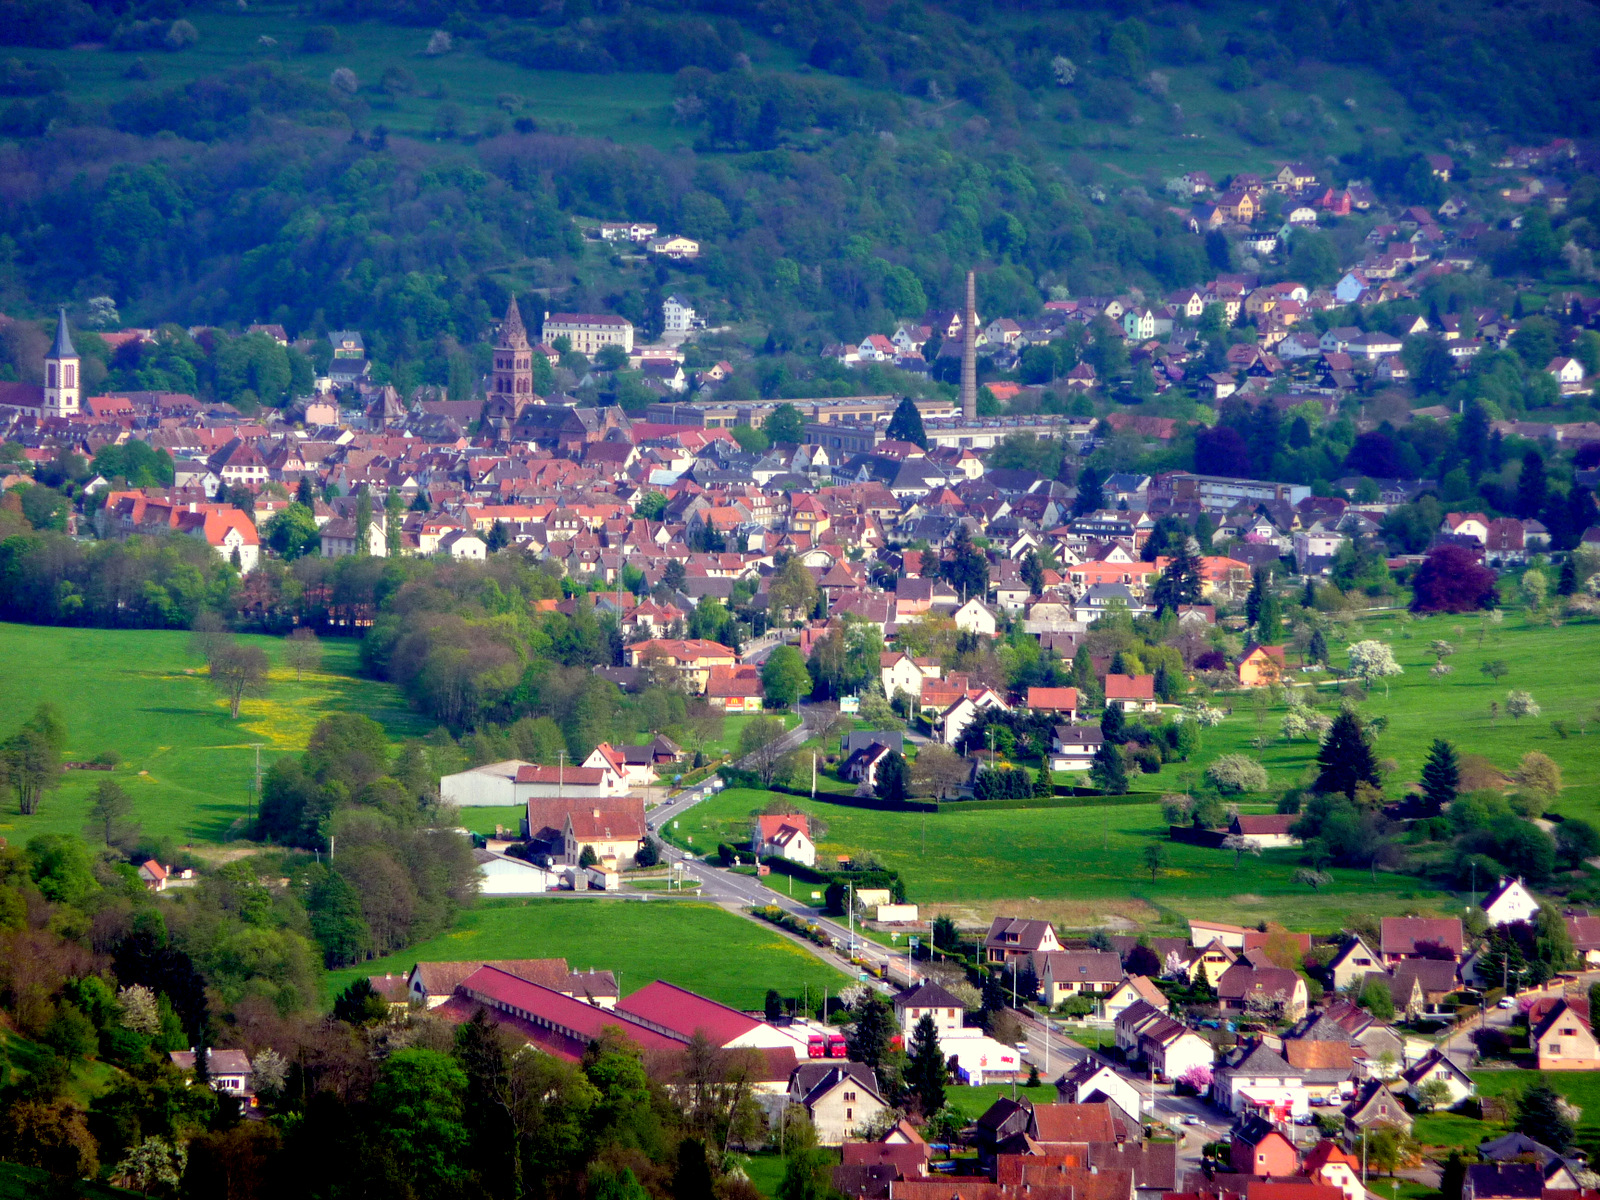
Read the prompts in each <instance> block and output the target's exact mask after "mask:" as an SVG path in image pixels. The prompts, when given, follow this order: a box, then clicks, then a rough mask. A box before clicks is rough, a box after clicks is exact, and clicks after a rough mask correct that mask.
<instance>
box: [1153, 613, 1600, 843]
mask: <svg viewBox="0 0 1600 1200" xmlns="http://www.w3.org/2000/svg"><path fill="white" fill-rule="evenodd" d="M1457 630H1460V632H1459V633H1458V632H1456V631H1457ZM1480 631H1483V632H1484V633H1485V636H1484V637H1483V641H1482V645H1481V646H1480V644H1479V633H1480ZM1350 638H1351V640H1361V639H1363V638H1378V639H1381V640H1383V641H1386V642H1388V643H1389V644H1390V645H1391V646H1392V647H1393V649H1394V655H1395V659H1396V661H1397V662H1399V664H1400V665H1401V667H1403V668H1404V670H1405V673H1404V674H1403V675H1397V676H1394V677H1392V678H1391V679H1389V680H1388V684H1389V687H1388V694H1387V695H1385V689H1384V687H1383V685H1382V684H1379V685H1378V686H1377V687H1376V688H1374V689H1373V690H1372V692H1371V693H1370V694H1369V696H1368V698H1367V699H1366V700H1365V701H1364V702H1363V703H1362V705H1361V711H1362V713H1363V714H1364V715H1365V716H1367V717H1368V718H1369V719H1370V718H1372V717H1379V716H1382V717H1387V718H1388V720H1389V727H1388V729H1387V730H1386V731H1385V732H1383V733H1382V734H1381V735H1379V737H1378V740H1377V745H1376V749H1377V753H1378V757H1379V758H1380V759H1385V758H1389V759H1393V760H1394V761H1395V763H1396V771H1395V773H1394V774H1393V775H1392V776H1391V777H1390V780H1389V781H1388V790H1389V792H1390V794H1391V795H1394V796H1397V797H1398V796H1399V795H1401V794H1403V789H1404V788H1405V787H1407V786H1410V785H1411V784H1412V783H1413V782H1414V781H1415V780H1416V779H1417V778H1418V776H1419V775H1420V773H1421V770H1422V763H1423V759H1424V758H1425V756H1426V755H1427V752H1428V747H1429V746H1430V745H1431V744H1432V742H1433V739H1434V738H1436V737H1442V738H1445V739H1446V740H1448V741H1450V742H1453V743H1454V744H1455V747H1456V750H1457V752H1458V753H1461V754H1479V755H1483V756H1484V757H1486V758H1488V759H1489V760H1490V761H1491V762H1493V763H1494V764H1495V765H1496V766H1498V767H1500V768H1502V769H1504V770H1509V769H1511V768H1513V767H1515V766H1516V765H1517V762H1518V760H1519V759H1520V758H1521V757H1522V756H1523V755H1524V754H1526V753H1527V752H1528V751H1530V750H1537V751H1539V752H1541V753H1543V754H1548V755H1549V756H1550V757H1551V758H1553V759H1554V760H1555V761H1556V762H1557V763H1559V764H1560V766H1561V770H1562V773H1563V775H1564V777H1565V781H1566V789H1565V791H1564V792H1563V793H1562V797H1561V802H1560V804H1559V805H1558V808H1559V811H1561V812H1562V813H1563V814H1565V815H1568V816H1581V817H1585V818H1587V819H1590V820H1597V819H1600V744H1597V743H1600V720H1597V708H1600V676H1597V673H1596V670H1595V664H1596V663H1600V622H1596V621H1592V620H1586V621H1574V622H1569V623H1567V624H1565V625H1563V626H1562V627H1561V628H1559V629H1554V628H1550V627H1549V626H1535V625H1530V624H1529V623H1528V622H1527V620H1526V618H1525V616H1524V614H1523V613H1522V612H1520V611H1515V610H1514V611H1512V612H1508V613H1507V614H1506V617H1505V620H1504V622H1503V624H1501V625H1499V626H1494V625H1487V626H1485V624H1484V622H1483V621H1482V619H1481V618H1472V617H1467V616H1449V615H1436V616H1432V617H1427V618H1423V619H1420V620H1414V621H1402V620H1401V619H1400V618H1399V616H1398V614H1392V613H1390V614H1380V615H1375V616H1373V617H1370V618H1367V619H1365V620H1362V621H1360V622H1358V623H1357V625H1356V626H1355V627H1354V629H1353V630H1352V631H1351V633H1350ZM1330 640H1331V639H1330ZM1435 640H1443V641H1447V642H1450V643H1452V644H1453V645H1454V646H1455V647H1456V651H1455V653H1454V654H1452V655H1450V656H1449V658H1448V659H1447V660H1446V661H1447V662H1448V663H1449V664H1450V666H1452V667H1453V668H1454V670H1453V671H1452V673H1451V674H1449V675H1446V676H1444V677H1443V678H1436V677H1434V676H1432V675H1430V674H1429V668H1430V667H1432V666H1433V664H1434V661H1435V660H1434V656H1433V654H1432V653H1431V652H1430V651H1429V646H1430V644H1431V643H1432V642H1434V641H1435ZM1331 650H1332V658H1333V662H1334V665H1335V666H1344V665H1347V664H1348V662H1349V657H1348V655H1347V654H1346V653H1345V648H1344V645H1343V644H1338V643H1335V644H1333V646H1332V647H1331ZM1496 659H1499V660H1503V661H1504V662H1505V663H1506V664H1507V666H1508V667H1509V671H1508V673H1507V674H1506V675H1505V676H1504V677H1503V678H1501V679H1499V680H1498V681H1496V680H1493V679H1491V678H1489V677H1488V676H1486V675H1484V674H1482V673H1481V671H1480V667H1481V666H1482V665H1483V664H1484V663H1486V662H1489V661H1491V660H1496ZM1512 688H1520V689H1522V690H1525V691H1528V692H1531V693H1532V694H1533V698H1534V699H1535V700H1536V701H1537V702H1538V703H1539V705H1540V708H1541V709H1542V712H1541V713H1540V715H1539V716H1537V717H1532V718H1528V719H1526V720H1522V721H1514V720H1512V719H1511V718H1510V717H1507V716H1505V715H1504V712H1503V710H1504V707H1505V699H1506V693H1507V692H1508V691H1510V690H1511V689H1512ZM1491 700H1492V701H1495V702H1497V703H1499V705H1500V706H1501V709H1502V713H1501V715H1500V716H1499V717H1498V718H1495V717H1491V715H1490V710H1489V702H1490V701H1491ZM1217 702H1218V703H1219V704H1223V705H1227V704H1231V705H1232V706H1233V709H1234V715H1233V716H1232V717H1231V718H1229V719H1228V720H1227V721H1225V722H1224V723H1223V724H1222V725H1219V726H1217V727H1216V728H1215V729H1211V730H1207V731H1206V735H1205V749H1204V752H1203V753H1202V755H1201V756H1200V760H1199V762H1198V763H1197V764H1196V766H1197V767H1198V768H1200V769H1203V767H1204V764H1205V762H1207V761H1209V760H1210V759H1211V758H1213V757H1215V756H1216V755H1218V754H1227V753H1235V752H1237V753H1247V754H1253V755H1255V756H1256V757H1257V758H1259V760H1260V762H1261V763H1262V765H1263V766H1265V767H1266V768H1267V771H1268V773H1269V775H1270V777H1271V779H1272V783H1273V786H1274V787H1278V788H1287V787H1291V786H1293V785H1295V784H1296V783H1299V782H1301V781H1302V780H1303V778H1304V776H1305V774H1306V772H1307V770H1308V768H1310V766H1311V765H1312V763H1313V761H1314V760H1315V757H1316V748H1317V747H1316V742H1315V741H1309V740H1307V741H1299V742H1293V743H1291V742H1287V741H1285V740H1284V739H1283V738H1282V737H1281V736H1280V735H1279V733H1278V725H1279V722H1280V721H1281V720H1282V718H1283V714H1284V712H1285V707H1284V706H1282V705H1280V706H1276V707H1273V706H1270V705H1266V706H1263V707H1262V708H1261V710H1260V715H1259V719H1258V715H1257V709H1256V708H1255V706H1254V704H1253V701H1252V698H1251V697H1249V696H1243V695H1238V694H1234V695H1229V696H1224V697H1222V698H1220V699H1219V700H1218V701H1217ZM1338 706H1339V697H1338V693H1337V689H1336V688H1334V687H1323V688H1319V689H1318V690H1317V707H1318V708H1319V709H1320V710H1321V711H1323V712H1324V713H1327V714H1330V715H1331V714H1333V713H1335V712H1337V711H1338ZM1552 721H1564V722H1566V724H1567V726H1568V727H1569V736H1568V737H1566V738H1562V737H1561V736H1560V735H1559V734H1558V733H1557V732H1556V731H1555V730H1554V729H1553V728H1552V725H1551V722H1552ZM1580 726H1583V727H1585V728H1587V730H1588V732H1586V733H1578V732H1576V730H1577V729H1578V728H1579V727H1580ZM1257 736H1264V737H1265V738H1266V739H1267V741H1266V744H1265V745H1264V746H1262V747H1261V748H1260V749H1259V750H1257V749H1256V747H1255V746H1254V744H1253V742H1254V739H1255V738H1256V737H1257ZM1173 771H1174V768H1173V767H1168V768H1167V770H1166V771H1163V772H1162V774H1161V775H1160V776H1157V777H1156V778H1165V777H1166V776H1167V775H1168V774H1169V773H1171V772H1173ZM1178 775H1179V777H1181V775H1182V769H1181V768H1180V769H1179V770H1178Z"/></svg>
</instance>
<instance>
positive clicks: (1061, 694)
mask: <svg viewBox="0 0 1600 1200" xmlns="http://www.w3.org/2000/svg"><path fill="white" fill-rule="evenodd" d="M1028 707H1029V708H1071V709H1075V708H1077V707H1078V689H1077V688H1069V687H1031V688H1029V689H1028Z"/></svg>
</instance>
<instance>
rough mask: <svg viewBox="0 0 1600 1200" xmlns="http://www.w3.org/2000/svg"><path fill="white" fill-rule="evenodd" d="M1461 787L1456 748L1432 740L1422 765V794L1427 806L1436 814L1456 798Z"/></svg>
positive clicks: (1438, 740) (1442, 740)
mask: <svg viewBox="0 0 1600 1200" xmlns="http://www.w3.org/2000/svg"><path fill="white" fill-rule="evenodd" d="M1460 786H1461V768H1460V766H1459V764H1458V763H1457V762H1456V748H1455V747H1454V746H1452V745H1451V744H1450V743H1449V742H1447V741H1445V740H1444V739H1443V738H1434V739H1433V745H1432V746H1431V747H1430V748H1429V749H1428V761H1427V762H1425V763H1423V764H1422V794H1423V796H1424V797H1425V798H1426V799H1427V801H1428V806H1429V807H1430V808H1431V809H1433V811H1435V812H1438V811H1439V810H1441V809H1443V808H1445V807H1446V806H1447V805H1448V804H1449V803H1450V802H1451V801H1452V800H1454V799H1455V798H1456V789H1457V788H1459V787H1460Z"/></svg>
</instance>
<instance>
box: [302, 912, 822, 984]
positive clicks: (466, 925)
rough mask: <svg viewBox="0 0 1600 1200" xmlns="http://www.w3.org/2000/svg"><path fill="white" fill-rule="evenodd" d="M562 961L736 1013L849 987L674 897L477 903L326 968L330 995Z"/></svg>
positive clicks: (789, 945)
mask: <svg viewBox="0 0 1600 1200" xmlns="http://www.w3.org/2000/svg"><path fill="white" fill-rule="evenodd" d="M473 958H483V959H489V958H565V959H566V960H567V963H568V965H569V966H570V967H571V968H572V969H573V970H575V971H580V970H581V971H586V970H588V969H590V968H591V967H592V968H594V969H596V970H608V971H615V972H617V975H618V980H617V982H618V983H619V985H620V986H621V988H622V992H623V994H624V995H626V994H628V993H630V992H636V991H638V990H639V989H640V988H642V987H643V986H644V985H645V984H647V983H652V982H654V981H655V980H657V979H665V980H667V981H668V982H670V983H675V984H678V985H679V986H680V987H685V988H688V989H690V990H691V991H694V992H698V993H700V994H701V995H702V996H709V997H711V998H712V999H713V1000H720V1001H721V1002H722V1003H724V1004H730V1005H732V1006H734V1007H735V1008H740V1009H758V1008H760V1007H761V1004H762V1001H763V999H764V998H765V997H766V994H767V989H768V988H777V989H778V991H780V992H781V993H783V994H784V995H786V996H799V995H802V994H803V992H804V991H805V990H806V989H809V994H810V995H812V996H814V997H820V996H821V995H822V993H823V989H827V990H829V991H836V990H837V989H838V988H839V987H841V986H842V985H843V984H845V983H846V982H848V981H847V980H846V978H845V976H843V975H842V974H840V973H839V972H838V971H835V970H833V969H832V968H831V967H829V966H827V965H826V964H825V963H823V962H822V961H821V960H820V959H819V958H817V957H816V956H815V955H814V954H812V953H811V952H810V951H809V950H806V949H805V948H803V947H802V946H800V945H798V944H797V943H795V942H792V941H790V940H789V939H788V938H786V937H784V936H783V935H781V934H779V933H777V932H775V931H773V930H772V929H771V928H770V927H768V926H764V925H759V924H757V923H755V922H753V921H749V920H746V919H745V918H743V917H739V916H735V915H734V914H732V913H729V912H725V911H723V910H722V909H720V908H717V907H716V906H715V905H711V904H696V903H692V902H685V901H678V900H651V901H648V902H644V901H639V900H626V901H625V900H610V899H606V900H601V899H588V898H577V897H572V898H567V899H550V900H489V901H481V902H480V903H479V904H478V906H477V907H476V908H474V909H473V910H471V911H469V912H466V913H463V914H462V916H461V919H460V920H459V921H458V922H457V923H456V927H455V928H454V929H453V930H451V931H450V932H449V933H445V934H441V935H440V936H438V937H436V938H434V939H432V940H431V941H427V942H423V943H421V944H420V945H417V946H413V947H411V948H410V949H409V950H406V951H405V952H404V953H402V954H396V955H393V956H392V957H390V958H385V959H378V960H376V961H374V962H369V963H363V964H361V965H360V966H359V967H349V968H346V969H344V970H341V971H331V972H329V973H328V976H327V978H326V990H327V993H328V995H329V996H330V997H331V996H332V995H333V994H334V993H336V992H338V991H339V990H340V989H342V988H344V987H345V986H347V985H348V984H349V983H350V981H351V980H352V979H354V978H356V976H358V975H383V974H386V973H389V972H393V973H395V974H404V973H405V972H407V971H409V970H410V969H411V967H412V964H414V963H417V962H422V961H429V960H432V961H459V960H462V959H473Z"/></svg>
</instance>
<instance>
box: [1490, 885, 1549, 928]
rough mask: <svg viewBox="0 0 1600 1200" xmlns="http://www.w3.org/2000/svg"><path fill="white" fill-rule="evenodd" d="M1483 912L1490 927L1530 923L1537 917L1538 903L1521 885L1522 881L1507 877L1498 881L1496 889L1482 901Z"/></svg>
mask: <svg viewBox="0 0 1600 1200" xmlns="http://www.w3.org/2000/svg"><path fill="white" fill-rule="evenodd" d="M1483 911H1484V912H1485V913H1486V914H1487V915H1488V917H1489V924H1490V925H1495V926H1499V925H1510V924H1512V923H1513V922H1516V921H1531V920H1533V919H1534V917H1536V916H1538V915H1539V902H1538V901H1537V900H1536V899H1534V897H1533V893H1532V892H1530V891H1528V889H1527V888H1525V887H1524V886H1523V885H1522V880H1521V879H1520V878H1518V879H1511V878H1509V877H1507V878H1503V879H1501V880H1500V884H1499V886H1498V887H1496V888H1495V889H1494V891H1492V892H1490V893H1489V895H1488V896H1487V897H1485V899H1484V901H1483Z"/></svg>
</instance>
